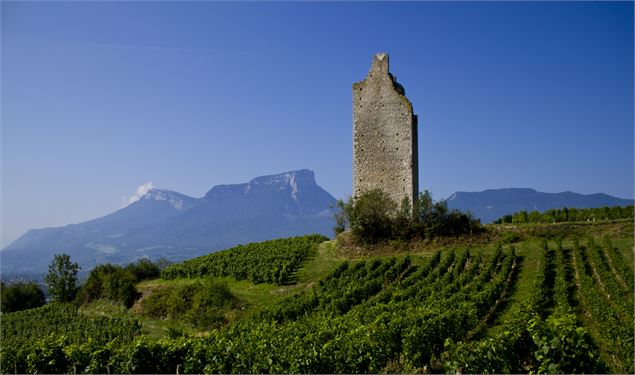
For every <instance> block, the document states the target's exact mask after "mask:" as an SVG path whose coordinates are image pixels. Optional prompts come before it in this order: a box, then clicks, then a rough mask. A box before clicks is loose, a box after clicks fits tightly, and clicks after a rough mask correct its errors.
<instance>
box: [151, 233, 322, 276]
mask: <svg viewBox="0 0 635 375" xmlns="http://www.w3.org/2000/svg"><path fill="white" fill-rule="evenodd" d="M327 240H328V238H326V237H324V236H320V235H318V234H313V235H309V236H303V237H292V238H284V239H278V240H272V241H266V242H259V243H251V244H248V245H239V246H236V247H233V248H231V249H227V250H223V251H219V252H217V253H213V254H210V255H205V256H202V257H199V258H195V259H191V260H188V261H185V262H183V263H178V264H173V265H171V266H168V267H166V268H165V269H164V270H163V271H162V272H161V277H162V278H164V279H168V280H169V279H175V278H179V277H204V276H217V277H222V276H232V277H233V278H235V279H236V280H250V281H252V282H254V283H275V284H283V283H288V282H291V281H292V279H293V275H294V274H295V272H296V271H297V269H299V268H300V266H301V265H302V262H303V261H304V259H306V257H308V256H309V254H311V252H312V251H314V250H313V249H314V247H315V246H316V245H317V244H319V243H321V242H324V241H327Z"/></svg>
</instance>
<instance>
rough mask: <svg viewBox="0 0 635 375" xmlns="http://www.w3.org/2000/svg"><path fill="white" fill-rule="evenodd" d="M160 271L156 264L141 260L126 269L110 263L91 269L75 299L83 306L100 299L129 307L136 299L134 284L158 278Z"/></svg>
mask: <svg viewBox="0 0 635 375" xmlns="http://www.w3.org/2000/svg"><path fill="white" fill-rule="evenodd" d="M160 273H161V270H160V268H159V266H158V264H156V263H152V262H151V261H149V260H147V259H142V260H140V261H138V262H136V263H131V264H129V265H127V266H126V267H121V266H117V265H113V264H110V263H107V264H101V265H99V266H97V267H95V268H93V269H92V270H91V271H90V273H89V274H88V278H87V279H86V282H85V283H84V285H83V286H82V287H81V289H80V290H79V293H78V296H77V299H78V301H79V302H80V303H82V304H85V303H89V302H92V301H95V300H97V299H100V298H104V299H108V300H111V301H114V302H120V303H122V304H123V305H124V306H125V307H131V306H132V305H133V304H134V302H135V300H136V299H137V297H138V293H137V290H136V288H135V284H136V283H138V282H139V281H143V280H147V279H154V278H157V277H159V275H160Z"/></svg>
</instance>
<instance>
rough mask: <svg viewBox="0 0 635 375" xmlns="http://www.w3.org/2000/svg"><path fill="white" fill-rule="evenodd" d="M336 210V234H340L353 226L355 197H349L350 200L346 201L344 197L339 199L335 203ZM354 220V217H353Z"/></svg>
mask: <svg viewBox="0 0 635 375" xmlns="http://www.w3.org/2000/svg"><path fill="white" fill-rule="evenodd" d="M335 207H336V211H335V228H334V230H335V234H340V233H342V232H344V231H345V230H347V229H350V228H351V218H353V215H354V212H353V207H354V204H353V198H352V197H349V198H348V200H346V201H344V200H342V199H338V200H337V202H336V203H335ZM353 220H354V218H353Z"/></svg>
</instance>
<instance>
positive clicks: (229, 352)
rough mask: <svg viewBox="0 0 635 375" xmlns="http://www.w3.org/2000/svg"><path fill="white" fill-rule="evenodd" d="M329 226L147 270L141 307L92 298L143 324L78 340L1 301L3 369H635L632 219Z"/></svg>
mask: <svg viewBox="0 0 635 375" xmlns="http://www.w3.org/2000/svg"><path fill="white" fill-rule="evenodd" d="M323 240H324V239H323V238H319V237H317V236H313V237H304V238H300V239H298V238H296V239H289V240H279V241H269V242H267V243H262V244H258V245H248V246H245V247H239V248H234V249H230V250H227V251H223V252H220V253H217V254H212V255H210V256H207V257H203V258H199V259H196V260H192V261H188V262H185V263H182V264H179V265H175V266H172V267H171V268H168V269H167V270H165V271H164V273H163V276H164V278H160V279H154V280H149V281H144V282H141V283H139V284H137V286H136V287H137V290H138V291H139V293H140V294H141V298H140V299H139V300H138V301H137V302H136V303H135V305H134V306H132V308H130V309H125V308H124V307H123V306H121V305H117V304H113V303H111V302H107V301H104V300H100V301H96V302H93V303H91V304H88V305H84V306H82V307H81V308H80V309H79V313H80V314H81V315H83V316H84V317H85V318H84V319H86V320H91V319H102V320H103V319H117V320H116V321H125V322H130V321H139V322H140V326H141V328H140V331H139V332H137V331H134V332H132V333H131V334H132V335H133V336H134V337H133V338H132V339H130V337H127V336H126V338H125V339H117V340H111V341H108V340H106V341H99V342H95V341H91V340H89V339H87V338H85V337H80V336H77V337H75V339H74V341H73V340H70V339H69V338H68V337H66V336H68V335H66V336H65V335H64V334H63V333H62V332H63V331H60V327H62V328H63V327H64V324H68V323H61V324H62V325H61V326H60V327H58V328H57V329H56V330H53V329H51V330H50V331H47V330H46V329H44V328H43V331H42V332H39V336H38V337H40V338H41V339H40V340H35V339H34V338H32V337H31V336H28V335H26V336H25V335H22V334H21V333H20V332H19V331H20V329H22V328H15V329H14V330H13V331H6V330H5V329H4V327H5V325H6V324H5V322H6V321H7V320H6V319H17V318H15V317H14V315H12V314H3V316H2V317H3V331H2V334H3V336H2V339H3V343H4V342H8V341H5V340H10V342H11V343H12V348H13V349H12V350H11V351H8V350H7V348H6V345H4V344H3V345H2V349H1V352H0V355H1V358H0V359H1V362H2V366H3V369H2V371H3V372H7V371H13V370H14V369H17V370H18V372H35V371H44V372H71V371H75V372H125V373H127V372H131V373H164V372H165V373H168V372H171V373H174V372H177V371H179V372H223V373H227V372H242V373H248V372H257V373H263V372H269V373H272V372H279V373H281V372H303V373H307V372H308V373H331V372H339V373H358V372H420V373H421V372H424V373H425V372H456V371H461V372H495V373H500V372H513V373H515V372H530V371H533V372H537V371H543V372H613V373H615V372H631V373H632V372H633V356H632V353H633V325H634V322H633V281H634V280H633V223H632V221H614V222H602V223H586V222H585V223H558V224H544V223H541V224H518V225H512V224H505V225H492V226H488V230H487V232H486V233H483V234H480V235H478V236H475V237H462V238H451V239H450V238H445V239H436V240H434V241H427V242H425V241H419V242H408V243H404V242H392V243H385V244H381V245H375V246H370V247H368V246H367V247H359V246H355V245H353V244H352V242H351V241H349V240H348V239H347V236H346V234H344V235H341V236H340V237H339V238H338V239H337V240H333V241H323ZM259 252H261V253H262V254H266V256H262V257H260V256H258V254H259ZM285 262H286V263H285ZM219 264H221V266H218V265H219ZM228 265H230V266H231V267H229V266H228ZM283 266H284V267H283ZM175 270H178V272H177V271H175ZM192 270H195V271H192ZM283 270H284V271H283ZM259 275H269V276H265V277H261V276H259ZM182 276H187V277H182ZM163 298H164V299H163ZM163 305H165V306H163ZM162 307H164V309H161V308H162ZM157 309H158V310H161V311H160V312H159V313H157V312H156V311H157ZM31 311H32V312H30V313H31V316H34V317H36V316H37V315H38V314H39V313H38V312H37V311H36V310H31ZM64 311H65V312H64V313H63V314H69V312H67V311H66V310H64ZM33 314H35V315H33ZM152 314H155V315H152ZM157 314H158V315H157ZM206 314H208V315H206ZM157 316H161V317H160V318H159V317H157ZM201 316H203V317H204V316H209V317H210V318H209V319H200V318H201ZM193 317H194V318H196V319H193ZM33 319H36V318H33ZM59 321H60V322H66V320H64V319H61V318H60V320H59ZM201 321H202V322H203V324H201ZM86 324H87V323H86ZM101 324H107V323H101ZM16 329H17V331H16ZM69 332H72V330H69ZM34 353H37V355H31V356H29V354H34ZM36 357H37V358H38V360H37V361H36V360H35V358H36ZM51 363H52V364H51ZM43 364H46V366H45V367H38V366H44V365H43ZM5 368H7V369H10V370H7V371H5Z"/></svg>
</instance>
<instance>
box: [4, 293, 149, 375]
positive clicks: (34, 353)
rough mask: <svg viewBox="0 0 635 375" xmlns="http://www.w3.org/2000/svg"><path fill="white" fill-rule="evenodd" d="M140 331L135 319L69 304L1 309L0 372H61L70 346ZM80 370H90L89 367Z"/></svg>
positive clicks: (97, 344)
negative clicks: (90, 314) (88, 311)
mask: <svg viewBox="0 0 635 375" xmlns="http://www.w3.org/2000/svg"><path fill="white" fill-rule="evenodd" d="M140 331H141V325H140V324H139V323H138V322H137V321H136V320H131V319H119V318H107V317H88V316H86V315H84V314H82V313H79V312H78V311H77V308H76V307H75V306H73V305H71V304H60V303H50V304H48V305H45V306H42V307H39V308H36V309H30V310H24V311H19V312H14V313H3V314H2V324H1V333H2V336H1V337H0V341H1V342H2V345H0V366H2V368H1V369H0V372H2V373H27V372H30V373H34V372H40V373H55V372H58V371H59V370H60V369H61V368H65V369H64V370H63V371H62V372H70V371H73V367H72V366H70V367H69V366H67V364H70V362H72V358H73V356H74V354H73V353H74V352H73V351H74V350H75V349H74V348H76V347H80V346H84V347H86V348H88V347H91V348H104V347H107V346H113V345H115V346H116V345H122V344H126V343H129V342H131V341H132V340H133V339H134V338H135V336H137V335H138V334H139V333H140ZM56 348H57V349H56ZM62 349H63V350H62ZM97 355H98V353H97ZM67 357H68V358H67ZM60 358H61V359H62V363H63V364H62V363H60ZM51 361H53V362H55V363H53V364H51V363H49V362H51ZM60 366H61V367H60ZM84 370H85V371H87V372H93V371H91V370H92V369H91V368H90V367H87V368H85V369H84Z"/></svg>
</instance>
